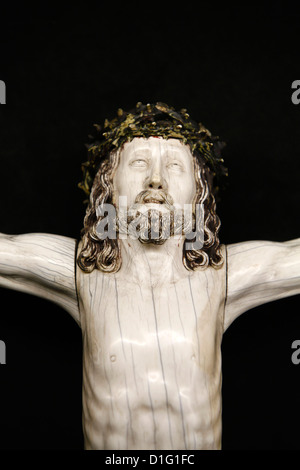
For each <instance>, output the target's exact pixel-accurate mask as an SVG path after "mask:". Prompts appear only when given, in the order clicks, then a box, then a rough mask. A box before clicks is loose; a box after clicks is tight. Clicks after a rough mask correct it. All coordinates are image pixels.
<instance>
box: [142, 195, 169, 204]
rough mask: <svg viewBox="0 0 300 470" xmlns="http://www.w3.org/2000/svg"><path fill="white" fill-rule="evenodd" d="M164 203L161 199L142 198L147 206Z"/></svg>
mask: <svg viewBox="0 0 300 470" xmlns="http://www.w3.org/2000/svg"><path fill="white" fill-rule="evenodd" d="M164 202H165V201H164V200H163V199H158V198H156V197H151V196H148V197H145V198H144V203H146V204H147V203H148V204H163V203H164Z"/></svg>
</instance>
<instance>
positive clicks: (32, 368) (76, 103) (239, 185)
mask: <svg viewBox="0 0 300 470" xmlns="http://www.w3.org/2000/svg"><path fill="white" fill-rule="evenodd" d="M1 9H2V10H3V11H2V16H1V33H0V35H1V45H0V53H1V57H0V79H1V80H4V81H5V83H6V87H7V104H6V105H5V106H1V109H0V126H1V132H0V159H1V160H0V168H1V179H0V181H1V184H0V201H1V206H0V221H1V224H0V231H1V232H3V233H8V234H19V233H30V232H46V233H56V234H60V235H65V236H69V237H73V238H78V237H79V234H80V229H81V226H82V220H83V216H84V210H85V206H84V205H83V204H82V194H81V191H80V190H79V189H78V188H77V183H78V181H80V178H81V171H80V164H81V162H82V161H84V160H85V158H86V153H85V147H84V143H85V142H87V135H88V134H89V132H90V130H91V127H92V124H93V123H95V122H98V123H102V122H103V121H104V118H106V117H108V118H112V117H113V116H114V115H115V113H116V110H117V108H119V107H122V108H124V109H128V108H131V107H133V106H134V105H135V103H136V102H137V101H142V102H143V103H147V102H156V101H163V102H166V103H168V104H170V105H171V106H174V107H175V108H178V109H180V108H182V107H185V108H187V109H188V112H189V113H190V115H191V116H192V117H193V118H194V119H195V120H197V121H201V122H203V124H204V125H205V126H207V127H208V128H209V129H210V130H211V131H212V132H213V133H214V134H217V135H219V136H220V137H221V138H222V139H223V140H225V141H226V142H227V147H226V149H225V150H224V158H225V161H226V164H227V166H228V168H229V175H230V176H229V186H228V188H227V189H226V191H224V192H223V193H222V199H221V201H220V202H219V203H218V213H219V216H220V218H221V221H222V229H221V233H220V238H221V242H222V243H226V244H229V243H236V242H240V241H246V240H263V239H264V240H272V241H285V240H289V239H293V238H297V237H299V234H300V221H299V203H300V195H299V169H300V164H299V157H300V155H299V153H300V132H299V123H300V105H298V106H297V105H294V104H293V103H292V101H291V95H292V89H291V84H292V82H293V81H294V80H297V79H300V71H299V49H300V46H299V24H300V15H299V10H297V9H296V3H295V4H293V3H289V2H281V1H275V2H272V4H268V3H260V4H258V3H257V4H255V3H253V2H251V4H248V5H247V4H243V5H240V6H237V5H230V4H228V3H226V5H225V4H223V6H222V7H220V6H219V4H218V3H215V2H209V4H207V3H200V2H197V3H193V2H185V3H182V4H176V3H170V4H168V3H162V2H160V3H150V2H144V3H139V4H136V5H134V4H132V3H131V4H130V6H129V5H126V4H125V3H124V4H123V5H122V6H120V5H119V4H117V3H115V4H111V5H110V6H107V5H104V4H103V3H102V2H98V6H97V7H94V6H92V5H90V6H87V4H85V6H83V4H81V6H76V5H74V4H73V5H72V6H69V7H66V8H65V9H64V10H62V8H60V10H54V7H53V4H50V3H47V2H46V3H43V6H41V7H35V8H31V9H30V8H29V7H28V5H27V4H25V3H24V4H14V3H11V4H10V6H9V7H8V6H5V7H4V6H1ZM0 296H1V311H0V312H1V313H0V339H2V340H3V341H5V343H6V348H7V364H6V365H5V366H1V369H0V404H1V426H0V449H82V447H83V439H82V429H81V380H82V372H81V367H82V357H81V354H82V353H81V347H82V343H81V332H80V329H79V328H78V326H77V325H76V323H75V322H74V320H72V318H71V317H70V316H69V315H68V314H67V313H66V312H65V311H63V310H62V309H60V308H59V307H57V306H55V305H54V304H50V303H49V302H47V301H46V300H41V299H39V298H36V297H33V296H30V295H26V294H21V293H18V292H14V291H7V290H5V289H0ZM295 339H300V305H299V297H298V296H295V297H290V298H287V299H284V300H280V301H276V302H272V303H270V304H266V305H264V306H261V307H258V308H255V309H253V310H252V311H249V312H247V313H245V314H244V315H242V316H241V317H240V318H238V319H237V320H236V321H235V322H234V323H233V325H232V326H231V327H230V328H229V330H228V331H227V332H226V333H225V335H224V339H223V344H222V350H223V449H224V450H227V449H237V450H238V449H245V450H246V449H263V450H269V449H270V450H271V449H288V450H290V449H297V450H300V439H299V437H300V432H299V423H300V400H299V391H300V365H299V366H297V365H294V364H292V362H291V354H292V349H291V344H292V342H293V341H294V340H295Z"/></svg>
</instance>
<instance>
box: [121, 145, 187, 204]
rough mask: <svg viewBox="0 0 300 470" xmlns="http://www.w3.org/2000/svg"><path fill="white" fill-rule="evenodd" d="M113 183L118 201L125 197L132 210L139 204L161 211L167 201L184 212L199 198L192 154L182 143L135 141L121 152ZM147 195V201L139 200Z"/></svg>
mask: <svg viewBox="0 0 300 470" xmlns="http://www.w3.org/2000/svg"><path fill="white" fill-rule="evenodd" d="M113 183H114V184H113V186H114V196H115V201H116V200H117V198H118V197H119V196H125V197H126V198H127V205H128V207H131V206H132V205H133V204H134V203H136V202H142V203H143V204H151V205H152V204H155V205H156V206H157V207H158V204H160V205H163V199H164V198H165V197H167V201H168V202H169V203H170V204H173V205H175V207H176V208H181V209H183V208H184V204H192V203H193V200H194V197H195V194H196V183H195V177H194V166H193V157H192V154H191V151H190V149H189V147H188V146H187V145H184V144H183V143H182V142H181V141H180V140H178V139H168V140H166V139H163V138H157V137H150V138H149V139H144V138H139V137H138V138H134V139H133V140H132V141H131V142H128V143H126V144H125V145H124V147H123V149H122V150H121V154H120V163H119V166H118V168H117V170H116V173H115V176H114V182H113ZM143 192H146V193H145V194H146V198H143V197H139V196H140V195H142V194H143Z"/></svg>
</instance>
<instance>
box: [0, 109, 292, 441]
mask: <svg viewBox="0 0 300 470" xmlns="http://www.w3.org/2000/svg"><path fill="white" fill-rule="evenodd" d="M95 128H96V136H95V137H94V140H93V142H92V143H91V144H90V145H89V146H88V160H87V161H86V162H85V163H84V164H83V167H82V168H83V181H82V182H81V183H80V187H81V188H82V189H83V190H84V191H85V193H86V194H87V196H88V206H87V210H86V215H85V218H84V227H83V230H82V234H81V235H82V236H81V239H80V241H79V242H77V240H75V239H70V238H67V237H63V236H58V235H50V234H41V233H33V234H26V235H16V236H12V235H4V234H1V236H0V286H2V287H3V286H4V287H8V288H11V289H16V290H20V291H24V292H27V293H32V294H35V295H38V296H40V297H43V298H47V299H49V300H51V301H53V302H55V303H57V304H58V305H60V306H61V307H63V308H64V309H65V310H67V311H68V312H69V313H70V314H71V315H72V317H73V318H74V319H75V321H76V322H77V323H78V325H79V326H80V328H81V329H82V335H83V432H84V438H85V448H86V449H115V450H117V449H148V450H154V449H157V450H161V449H168V450H170V449H174V450H175V449H176V450H177V449H190V450H191V449H193V450H194V449H220V448H221V426H222V423H221V412H222V403H221V382H222V373H221V342H222V337H223V334H224V332H225V331H226V329H227V328H228V327H229V326H230V324H231V323H232V322H233V321H234V319H235V318H237V317H238V316H239V315H240V314H242V313H243V312H246V311H247V310H249V309H252V308H253V307H256V306H258V305H261V304H264V303H266V302H270V301H274V300H276V299H280V298H283V297H287V296H291V295H295V294H299V293H300V239H297V240H292V241H287V242H284V243H277V242H270V241H249V242H243V243H237V244H233V245H226V246H225V245H222V244H221V243H220V242H219V237H218V233H219V229H220V220H219V218H218V216H217V213H216V203H215V195H216V192H217V188H218V184H219V181H221V179H222V177H223V176H224V175H225V174H226V169H225V167H224V166H223V160H222V158H221V148H222V143H221V142H220V141H219V139H218V138H217V137H214V136H212V135H211V133H210V132H209V131H208V130H207V129H206V128H205V127H204V126H203V125H202V124H197V123H195V122H194V121H192V120H191V118H190V116H189V115H188V113H187V111H186V110H181V111H180V112H177V111H175V110H174V109H173V108H171V107H169V106H167V105H166V104H163V103H156V104H153V105H151V104H148V105H143V104H142V103H138V104H137V105H136V107H135V109H134V110H132V111H129V112H125V111H122V110H119V111H118V116H117V117H116V118H115V119H113V120H111V121H107V120H106V121H105V123H104V126H103V128H102V127H100V126H98V125H96V126H95Z"/></svg>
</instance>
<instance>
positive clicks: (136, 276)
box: [120, 236, 188, 287]
mask: <svg viewBox="0 0 300 470" xmlns="http://www.w3.org/2000/svg"><path fill="white" fill-rule="evenodd" d="M120 241H121V250H122V251H121V253H122V268H121V271H122V273H123V275H124V274H125V275H126V276H130V278H131V280H133V281H135V282H137V283H138V284H146V285H150V286H151V287H155V286H158V285H161V284H166V283H170V282H176V281H177V280H179V279H181V278H182V277H184V276H187V275H188V271H187V269H186V268H185V267H184V265H183V263H182V250H183V243H184V238H183V237H182V236H180V238H179V237H178V236H177V237H171V238H169V239H168V240H166V242H165V243H164V244H163V245H154V244H142V243H141V242H140V241H139V240H133V239H131V238H128V239H125V240H120Z"/></svg>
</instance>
